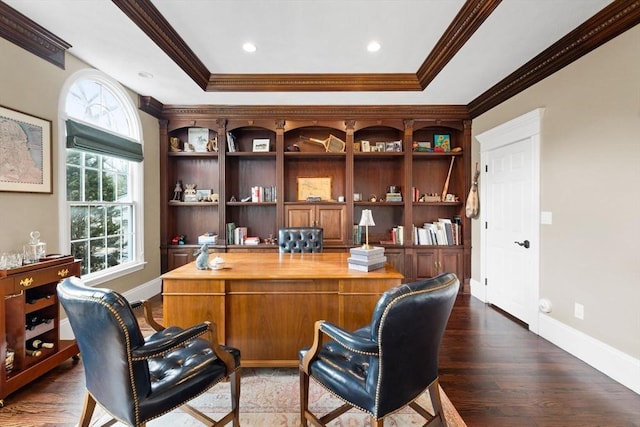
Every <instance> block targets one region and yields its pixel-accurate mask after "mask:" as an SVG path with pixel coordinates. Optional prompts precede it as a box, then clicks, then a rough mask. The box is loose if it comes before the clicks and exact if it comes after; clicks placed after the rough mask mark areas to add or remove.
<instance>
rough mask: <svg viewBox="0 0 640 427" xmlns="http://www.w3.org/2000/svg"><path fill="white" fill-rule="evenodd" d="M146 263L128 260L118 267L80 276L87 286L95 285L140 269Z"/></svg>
mask: <svg viewBox="0 0 640 427" xmlns="http://www.w3.org/2000/svg"><path fill="white" fill-rule="evenodd" d="M145 265H146V261H137V262H130V263H127V264H123V265H119V266H118V267H113V268H110V269H109V271H100V272H98V273H93V274H88V275H86V276H82V281H83V282H84V283H85V284H86V285H87V286H96V285H100V284H102V283H105V282H109V281H111V280H115V279H118V278H120V277H122V276H126V275H127V274H131V273H134V272H136V271H140V270H142V269H143V268H144V266H145Z"/></svg>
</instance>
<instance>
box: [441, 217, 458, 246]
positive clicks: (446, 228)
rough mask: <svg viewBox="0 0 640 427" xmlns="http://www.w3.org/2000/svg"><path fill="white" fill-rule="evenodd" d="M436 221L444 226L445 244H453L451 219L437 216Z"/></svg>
mask: <svg viewBox="0 0 640 427" xmlns="http://www.w3.org/2000/svg"><path fill="white" fill-rule="evenodd" d="M438 222H439V223H441V224H442V225H443V226H444V232H445V235H446V237H447V243H446V244H447V245H453V244H455V242H454V240H453V227H452V223H451V220H450V219H448V218H439V219H438Z"/></svg>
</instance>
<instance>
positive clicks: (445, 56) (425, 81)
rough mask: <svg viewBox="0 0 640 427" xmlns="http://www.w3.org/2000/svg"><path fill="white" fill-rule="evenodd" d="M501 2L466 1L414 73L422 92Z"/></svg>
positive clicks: (493, 0) (485, 0) (496, 0)
mask: <svg viewBox="0 0 640 427" xmlns="http://www.w3.org/2000/svg"><path fill="white" fill-rule="evenodd" d="M501 1H502V0H467V2H466V3H465V4H464V6H462V9H460V12H458V14H457V15H456V17H455V18H454V20H453V21H452V22H451V24H450V25H449V27H448V28H447V30H446V31H445V32H444V34H443V35H442V37H440V40H438V43H436V45H435V46H434V47H433V49H432V50H431V53H429V56H427V59H425V61H424V62H423V63H422V65H421V66H420V68H419V69H418V72H417V73H416V76H417V78H418V81H419V82H420V87H421V88H422V89H423V90H424V89H426V87H427V86H428V85H429V83H431V82H432V81H433V79H435V78H436V76H437V75H438V73H440V71H442V69H443V68H444V67H445V66H446V65H447V63H449V61H451V59H452V58H453V57H454V56H455V55H456V53H458V51H459V50H460V49H461V48H462V46H464V44H465V43H466V42H467V41H468V40H469V39H470V38H471V36H472V35H473V33H475V32H476V31H477V30H478V28H480V26H481V25H482V23H483V22H484V21H485V20H486V19H487V18H488V17H489V16H490V15H491V13H493V11H494V10H495V8H496V7H498V5H499V4H500V2H501Z"/></svg>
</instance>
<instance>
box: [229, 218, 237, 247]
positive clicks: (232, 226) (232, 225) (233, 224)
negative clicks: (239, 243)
mask: <svg viewBox="0 0 640 427" xmlns="http://www.w3.org/2000/svg"><path fill="white" fill-rule="evenodd" d="M235 229H236V223H235V222H228V223H227V245H233V232H234V230H235Z"/></svg>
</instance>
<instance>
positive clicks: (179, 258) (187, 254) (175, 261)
mask: <svg viewBox="0 0 640 427" xmlns="http://www.w3.org/2000/svg"><path fill="white" fill-rule="evenodd" d="M193 251H194V249H191V248H190V249H169V250H168V253H167V255H168V266H167V267H168V270H169V271H171V270H173V269H174V268H178V267H180V266H183V265H185V264H189V263H190V262H191V261H193V260H194V257H193Z"/></svg>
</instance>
